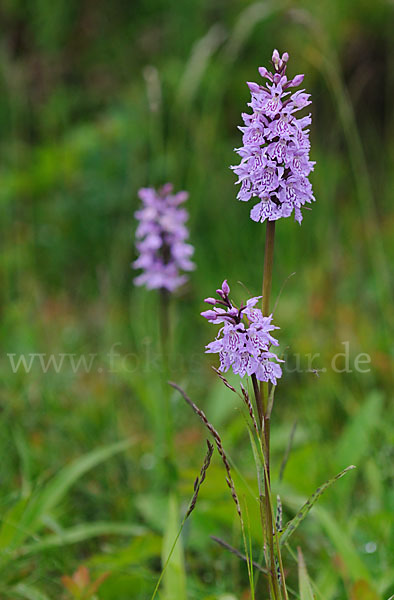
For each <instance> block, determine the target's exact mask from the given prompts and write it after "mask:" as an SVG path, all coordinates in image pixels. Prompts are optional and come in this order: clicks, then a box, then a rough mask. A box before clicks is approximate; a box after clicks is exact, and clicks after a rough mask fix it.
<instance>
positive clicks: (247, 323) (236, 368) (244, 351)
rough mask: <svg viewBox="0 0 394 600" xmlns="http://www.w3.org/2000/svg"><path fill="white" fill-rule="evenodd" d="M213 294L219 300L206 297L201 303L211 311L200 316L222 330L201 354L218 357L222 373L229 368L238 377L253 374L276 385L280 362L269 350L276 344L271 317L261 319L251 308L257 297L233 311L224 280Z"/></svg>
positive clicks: (253, 306) (259, 312)
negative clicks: (208, 305)
mask: <svg viewBox="0 0 394 600" xmlns="http://www.w3.org/2000/svg"><path fill="white" fill-rule="evenodd" d="M216 292H217V294H218V296H219V297H220V300H216V301H215V299H214V298H206V299H205V302H208V304H212V305H213V306H214V308H213V309H210V310H206V311H204V312H202V313H201V315H202V316H203V317H204V318H205V319H207V320H208V321H209V322H210V323H214V324H215V325H217V324H223V327H222V328H221V329H220V330H219V333H218V335H217V337H216V339H215V340H214V341H213V342H211V343H210V344H208V345H207V346H206V350H205V352H206V353H218V354H219V357H220V367H219V370H220V371H222V372H226V371H228V370H229V369H230V367H231V368H232V370H233V372H234V373H236V374H238V375H240V376H241V377H244V376H245V375H253V374H255V375H256V378H257V379H258V380H259V381H271V382H272V383H273V384H274V385H276V382H277V379H279V378H280V377H281V376H282V369H281V367H280V365H279V364H278V363H280V362H283V361H282V360H280V359H279V358H278V357H277V356H276V354H274V353H273V352H271V350H270V349H271V346H278V345H279V343H278V340H277V339H276V338H274V337H273V336H272V335H271V333H270V332H271V331H273V330H274V329H279V328H278V327H276V326H275V325H273V324H272V315H270V316H269V317H264V316H263V314H262V312H261V310H260V309H259V308H256V307H255V306H256V304H257V303H258V301H259V300H260V298H261V296H258V297H255V298H250V299H249V300H248V301H247V303H246V305H242V306H241V307H240V308H237V307H236V306H235V305H234V304H233V303H232V302H231V301H230V300H229V297H228V295H229V293H230V287H229V285H228V283H227V280H225V281H224V282H223V285H222V287H221V288H219V289H217V290H216ZM212 300H213V301H214V302H212Z"/></svg>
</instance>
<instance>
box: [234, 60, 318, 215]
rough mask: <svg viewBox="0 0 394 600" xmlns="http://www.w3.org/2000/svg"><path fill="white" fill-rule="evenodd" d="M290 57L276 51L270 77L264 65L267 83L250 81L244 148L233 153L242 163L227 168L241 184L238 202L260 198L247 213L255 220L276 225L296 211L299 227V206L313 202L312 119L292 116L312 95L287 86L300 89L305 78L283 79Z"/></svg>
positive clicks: (242, 128)
mask: <svg viewBox="0 0 394 600" xmlns="http://www.w3.org/2000/svg"><path fill="white" fill-rule="evenodd" d="M288 59H289V55H288V54H287V52H285V53H284V54H283V55H282V57H280V55H279V52H278V51H277V50H274V52H273V55H272V64H273V66H274V73H271V72H270V71H268V70H267V69H265V68H264V67H260V68H259V72H260V75H261V76H262V77H263V78H265V79H266V80H267V81H266V83H265V85H258V84H257V83H251V82H248V86H249V89H250V91H251V102H250V103H249V104H248V106H250V107H251V108H252V110H253V113H252V114H248V113H243V114H242V118H243V121H244V124H245V127H240V128H239V129H240V130H241V131H242V133H243V138H242V141H243V146H242V147H241V148H238V149H235V151H236V152H237V154H239V155H240V156H241V159H242V160H241V162H240V164H239V165H237V166H233V167H231V168H232V169H233V170H234V172H235V174H236V175H238V181H237V182H236V183H240V184H241V188H240V191H239V193H238V196H237V198H238V199H239V200H242V201H244V202H247V201H248V200H250V198H255V197H256V198H260V202H259V203H258V204H256V205H255V206H254V207H253V208H252V210H251V212H250V217H251V219H253V221H256V222H259V221H260V222H261V223H263V222H264V221H265V220H266V219H268V220H269V221H276V220H277V219H280V218H281V217H289V216H290V215H291V214H292V212H293V209H294V217H295V220H296V221H298V222H299V223H301V221H302V214H301V210H300V209H301V206H303V205H304V204H305V202H309V203H310V202H311V201H312V200H314V197H313V193H312V186H311V184H310V181H309V179H308V175H309V174H310V172H311V171H312V170H313V165H314V164H315V163H314V162H312V161H310V160H309V149H310V142H309V129H307V127H308V125H310V123H311V115H310V114H309V115H307V116H305V117H303V118H297V117H296V116H295V113H297V112H298V111H299V110H301V109H303V108H305V107H306V106H308V104H311V101H310V100H309V96H310V94H306V93H305V90H299V91H297V92H295V93H293V94H291V92H290V91H289V88H294V87H297V86H299V85H300V84H301V83H302V81H303V79H304V75H296V76H295V77H294V78H293V79H287V77H286V75H285V73H286V67H287V61H288Z"/></svg>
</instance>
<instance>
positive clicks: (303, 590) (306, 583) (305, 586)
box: [298, 548, 316, 600]
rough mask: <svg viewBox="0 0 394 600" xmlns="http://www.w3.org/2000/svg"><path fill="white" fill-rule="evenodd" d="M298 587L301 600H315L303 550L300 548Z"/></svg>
mask: <svg viewBox="0 0 394 600" xmlns="http://www.w3.org/2000/svg"><path fill="white" fill-rule="evenodd" d="M298 585H299V591H300V598H301V600H315V598H316V596H315V595H314V593H313V591H312V585H311V582H310V579H309V575H308V572H307V570H306V565H305V560H304V556H303V554H302V552H301V548H298Z"/></svg>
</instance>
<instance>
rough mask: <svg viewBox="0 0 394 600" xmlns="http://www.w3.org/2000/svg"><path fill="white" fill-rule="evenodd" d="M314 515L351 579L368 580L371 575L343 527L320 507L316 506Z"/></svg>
mask: <svg viewBox="0 0 394 600" xmlns="http://www.w3.org/2000/svg"><path fill="white" fill-rule="evenodd" d="M315 516H316V517H317V519H318V520H319V521H320V523H321V524H322V525H323V527H324V530H325V531H326V533H327V535H328V537H329V538H330V540H331V542H332V544H333V545H334V547H335V549H336V551H337V552H338V554H339V555H340V556H341V558H342V560H343V562H344V564H345V566H346V569H347V571H348V575H349V576H350V577H351V578H352V580H353V581H357V580H358V579H365V580H366V581H368V582H370V581H371V577H370V575H369V573H368V570H367V568H366V567H365V565H364V563H363V562H362V560H361V558H360V557H359V555H358V553H357V551H356V549H355V547H354V545H353V542H352V540H351V539H350V537H349V536H348V535H347V534H346V532H345V531H344V529H343V527H341V525H340V524H339V523H338V522H337V521H336V520H335V519H334V518H333V517H332V516H331V515H330V514H329V513H328V512H327V511H326V510H325V509H323V508H322V507H320V506H319V507H316V509H315Z"/></svg>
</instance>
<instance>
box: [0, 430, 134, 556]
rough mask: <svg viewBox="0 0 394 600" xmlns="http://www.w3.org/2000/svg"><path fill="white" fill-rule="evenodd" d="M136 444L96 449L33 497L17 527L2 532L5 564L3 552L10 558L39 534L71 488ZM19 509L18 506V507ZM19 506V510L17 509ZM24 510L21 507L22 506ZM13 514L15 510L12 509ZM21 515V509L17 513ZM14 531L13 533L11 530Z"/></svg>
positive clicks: (122, 443)
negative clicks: (13, 552)
mask: <svg viewBox="0 0 394 600" xmlns="http://www.w3.org/2000/svg"><path fill="white" fill-rule="evenodd" d="M132 444H133V441H131V440H123V441H121V442H116V443H115V444H110V445H108V446H104V447H102V448H97V449H95V450H93V451H92V452H89V453H88V454H85V455H84V456H82V457H80V458H78V459H76V460H75V461H73V462H72V463H71V464H69V465H67V466H66V467H63V468H62V469H61V470H60V471H59V472H58V473H57V474H56V475H55V476H54V477H52V479H50V480H49V482H48V483H47V484H46V485H45V486H44V488H43V489H41V490H39V491H38V492H37V493H35V494H34V495H33V497H32V498H31V499H30V501H29V502H28V504H27V506H26V508H25V510H24V511H22V514H21V515H20V518H19V519H18V520H15V519H14V525H13V522H12V521H11V515H12V513H11V514H10V519H9V520H8V524H7V527H8V529H4V530H3V528H2V530H1V531H0V541H1V540H3V544H4V545H3V546H0V549H1V550H2V551H3V556H2V561H3V560H4V558H5V554H4V551H7V553H8V554H10V553H11V552H12V551H13V550H15V549H17V548H18V547H19V546H20V545H21V544H22V543H23V542H24V540H25V539H26V538H27V537H29V536H30V535H33V534H34V533H36V532H37V530H38V529H39V528H40V526H41V524H42V519H43V517H44V516H45V515H47V514H48V513H49V512H50V511H51V510H53V509H54V508H55V506H56V505H57V504H58V503H59V502H60V500H62V498H63V497H64V496H65V494H66V493H67V492H68V490H69V489H70V487H71V486H72V485H73V484H74V483H75V482H76V481H77V480H78V479H80V478H81V477H82V476H83V475H84V474H85V473H86V472H87V471H89V470H90V469H92V468H93V467H95V466H97V465H99V464H100V463H102V462H104V461H105V460H107V459H108V458H110V457H111V456H113V455H114V454H117V453H119V452H123V451H124V450H126V449H127V448H129V447H130V446H131V445H132ZM18 505H19V503H18ZM18 505H17V506H18ZM21 508H22V505H21ZM11 510H13V509H11ZM15 510H16V512H18V510H19V508H18V509H15ZM11 527H12V528H13V532H12V530H11V529H10V528H11Z"/></svg>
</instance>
